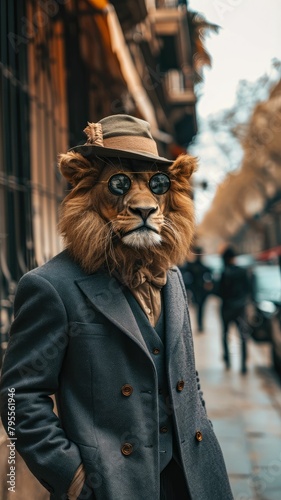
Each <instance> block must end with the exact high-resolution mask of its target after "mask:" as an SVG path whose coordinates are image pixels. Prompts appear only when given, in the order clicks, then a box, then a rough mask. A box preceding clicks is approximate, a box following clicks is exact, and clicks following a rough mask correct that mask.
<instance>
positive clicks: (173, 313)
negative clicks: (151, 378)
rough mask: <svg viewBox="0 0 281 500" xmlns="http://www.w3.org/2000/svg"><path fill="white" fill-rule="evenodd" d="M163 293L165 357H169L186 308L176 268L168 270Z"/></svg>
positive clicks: (181, 327) (179, 333)
mask: <svg viewBox="0 0 281 500" xmlns="http://www.w3.org/2000/svg"><path fill="white" fill-rule="evenodd" d="M163 294H164V296H163V299H164V307H165V324H166V353H167V359H170V354H171V353H172V351H173V348H174V345H175V343H176V342H177V340H178V337H179V336H180V335H181V332H182V329H183V322H184V311H185V309H186V302H185V297H184V294H183V291H182V288H181V285H180V282H179V277H178V273H177V269H176V268H172V269H170V270H169V271H168V275H167V283H166V285H165V286H164V288H163Z"/></svg>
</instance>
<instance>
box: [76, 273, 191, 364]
mask: <svg viewBox="0 0 281 500" xmlns="http://www.w3.org/2000/svg"><path fill="white" fill-rule="evenodd" d="M76 283H77V285H78V287H79V288H80V289H81V290H82V292H83V293H84V294H85V295H86V297H87V298H88V299H89V300H90V302H91V303H92V304H93V306H94V307H95V308H96V309H98V310H99V311H100V312H101V313H102V314H103V315H104V316H105V317H106V318H107V319H108V320H109V321H111V322H112V323H113V324H114V325H115V326H117V327H118V328H119V329H121V330H122V331H123V332H124V333H125V334H126V335H128V336H129V337H130V338H131V339H132V340H134V341H135V342H136V343H137V344H138V345H139V346H140V347H141V348H142V349H143V350H144V351H145V352H146V354H149V352H148V350H147V346H146V344H145V341H144V339H143V337H142V334H141V332H140V329H139V327H138V324H137V321H136V319H135V317H134V314H133V312H132V310H131V308H130V306H129V304H128V301H127V299H126V297H125V295H124V293H123V290H124V285H122V284H121V283H120V282H119V281H118V280H117V279H116V278H114V277H113V276H109V275H108V274H106V273H105V272H97V273H95V274H92V275H91V276H87V277H86V278H82V279H78V280H76ZM163 294H164V295H163V300H164V307H165V322H166V350H167V354H168V352H171V349H172V348H173V345H174V343H175V342H176V339H177V337H178V336H179V335H180V333H181V330H182V326H183V315H184V307H185V304H184V298H183V293H182V290H181V286H180V284H179V278H178V275H177V269H176V268H172V269H170V270H169V271H168V273H167V283H166V285H165V286H164V287H163Z"/></svg>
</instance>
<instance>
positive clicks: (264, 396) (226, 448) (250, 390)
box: [191, 297, 281, 500]
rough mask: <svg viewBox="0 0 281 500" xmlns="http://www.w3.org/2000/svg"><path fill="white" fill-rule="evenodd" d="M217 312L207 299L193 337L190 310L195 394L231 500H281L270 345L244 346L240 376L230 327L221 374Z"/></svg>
mask: <svg viewBox="0 0 281 500" xmlns="http://www.w3.org/2000/svg"><path fill="white" fill-rule="evenodd" d="M218 307H219V302H218V300H217V299H216V298H213V297H210V298H209V299H208V302H207V304H206V311H205V312H206V314H205V320H204V323H205V332H204V333H197V331H196V321H195V315H194V311H193V309H192V308H191V323H192V328H193V337H194V346H195V357H196V365H197V370H198V371H199V375H200V380H201V389H202V390H203V393H204V399H205V401H206V407H207V411H208V415H209V418H210V420H211V421H212V422H213V425H214V430H215V433H216V435H217V437H218V439H219V442H220V445H221V448H222V451H223V454H224V458H225V462H226V467H227V470H228V474H229V478H230V483H231V487H232V490H233V495H234V499H235V500H281V382H280V379H278V377H277V375H275V373H274V371H273V370H272V368H271V359H270V345H267V344H265V343H263V344H259V345H258V344H255V343H254V342H253V341H252V340H251V339H250V340H249V342H248V346H249V360H248V373H247V374H246V375H242V374H240V344H239V336H238V334H237V333H236V330H235V327H233V329H232V330H231V331H230V339H229V340H230V352H231V369H230V370H229V371H226V370H225V368H224V363H223V361H222V348H221V328H220V321H219V316H218ZM198 500H200V499H198ZM210 500H212V499H210ZM222 500H223V499H222Z"/></svg>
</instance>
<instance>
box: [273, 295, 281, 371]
mask: <svg viewBox="0 0 281 500" xmlns="http://www.w3.org/2000/svg"><path fill="white" fill-rule="evenodd" d="M271 338H272V362H273V366H274V368H275V370H276V371H277V373H278V374H279V375H280V377H281V304H279V306H278V308H277V314H275V315H274V316H273V318H272V333H271Z"/></svg>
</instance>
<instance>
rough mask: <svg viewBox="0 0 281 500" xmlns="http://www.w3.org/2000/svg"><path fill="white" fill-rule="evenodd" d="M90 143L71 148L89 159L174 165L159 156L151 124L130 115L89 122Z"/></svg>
mask: <svg viewBox="0 0 281 500" xmlns="http://www.w3.org/2000/svg"><path fill="white" fill-rule="evenodd" d="M84 132H85V133H86V134H87V138H88V139H87V142H86V144H83V145H81V146H75V147H73V148H71V149H70V151H74V152H76V153H80V154H81V155H82V156H85V157H86V158H88V159H90V158H97V157H105V158H106V157H109V158H117V157H118V158H131V159H133V160H144V159H146V160H149V161H154V162H156V163H159V164H162V165H171V164H172V163H173V160H168V159H167V158H163V157H161V156H159V154H158V150H157V146H156V142H155V141H154V139H153V137H152V135H151V131H150V125H149V123H148V122H146V121H144V120H140V119H139V118H136V117H135V116H130V115H112V116H107V117H106V118H103V119H102V120H100V121H99V122H97V123H88V127H86V128H85V130H84Z"/></svg>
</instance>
